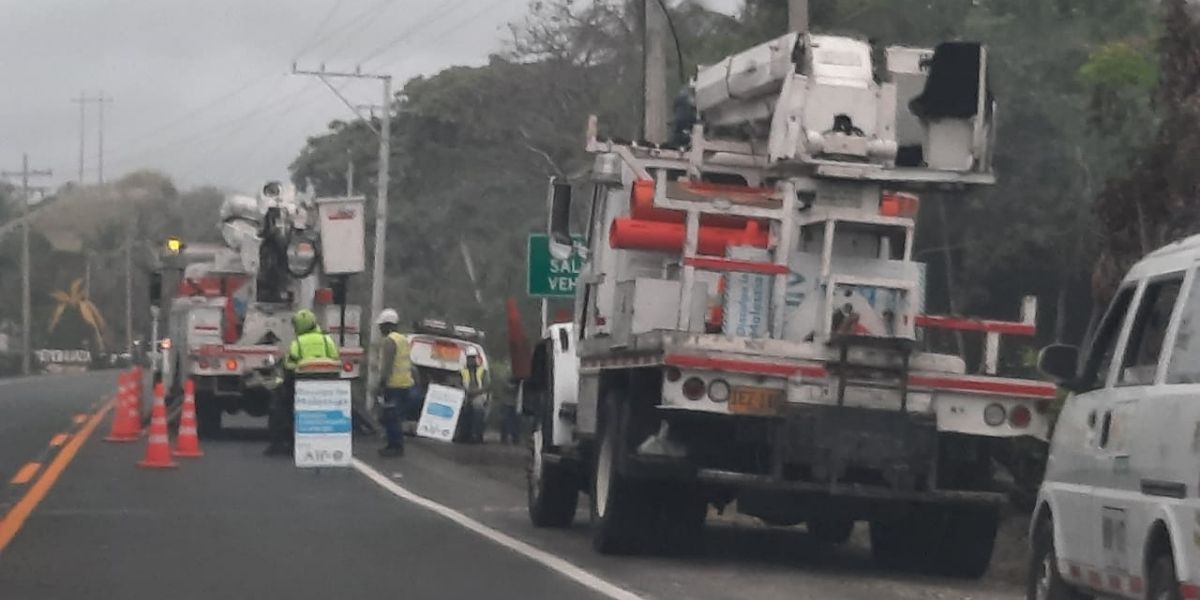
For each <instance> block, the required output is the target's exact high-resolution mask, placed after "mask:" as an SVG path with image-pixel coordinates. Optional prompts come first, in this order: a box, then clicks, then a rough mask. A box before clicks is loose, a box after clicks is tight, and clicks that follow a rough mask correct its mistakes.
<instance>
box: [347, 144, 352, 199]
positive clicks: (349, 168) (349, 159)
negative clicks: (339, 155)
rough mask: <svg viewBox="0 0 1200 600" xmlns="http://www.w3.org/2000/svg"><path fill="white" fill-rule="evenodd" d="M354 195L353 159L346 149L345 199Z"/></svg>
mask: <svg viewBox="0 0 1200 600" xmlns="http://www.w3.org/2000/svg"><path fill="white" fill-rule="evenodd" d="M353 195H354V158H353V157H351V156H350V149H349V148H347V149H346V197H347V198H349V197H351V196H353Z"/></svg>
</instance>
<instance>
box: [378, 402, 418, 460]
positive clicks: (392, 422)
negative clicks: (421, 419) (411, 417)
mask: <svg viewBox="0 0 1200 600" xmlns="http://www.w3.org/2000/svg"><path fill="white" fill-rule="evenodd" d="M411 397H412V388H384V390H383V429H384V431H385V432H386V433H387V447H388V448H393V449H400V448H403V447H404V431H403V430H402V429H401V428H400V427H401V425H400V424H401V422H402V420H403V419H404V413H405V412H406V411H407V410H408V405H409V403H410V398H411Z"/></svg>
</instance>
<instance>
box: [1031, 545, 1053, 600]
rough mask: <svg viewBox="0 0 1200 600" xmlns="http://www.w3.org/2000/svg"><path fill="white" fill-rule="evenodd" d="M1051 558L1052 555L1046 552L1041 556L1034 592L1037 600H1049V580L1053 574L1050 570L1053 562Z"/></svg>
mask: <svg viewBox="0 0 1200 600" xmlns="http://www.w3.org/2000/svg"><path fill="white" fill-rule="evenodd" d="M1052 556H1053V555H1052V554H1050V553H1049V552H1047V553H1046V554H1045V555H1044V556H1042V560H1041V562H1040V563H1039V569H1038V574H1037V589H1036V590H1035V592H1036V597H1037V600H1050V580H1051V576H1052V574H1053V572H1054V571H1052V570H1051V569H1053V568H1054V565H1053V564H1052V562H1051V561H1052V560H1053V559H1052V558H1051V557H1052Z"/></svg>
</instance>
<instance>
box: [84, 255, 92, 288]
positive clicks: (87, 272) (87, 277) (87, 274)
mask: <svg viewBox="0 0 1200 600" xmlns="http://www.w3.org/2000/svg"><path fill="white" fill-rule="evenodd" d="M83 297H84V298H87V299H88V300H91V299H92V257H91V256H90V255H88V253H87V252H86V251H85V252H84V253H83Z"/></svg>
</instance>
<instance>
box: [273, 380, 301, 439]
mask: <svg viewBox="0 0 1200 600" xmlns="http://www.w3.org/2000/svg"><path fill="white" fill-rule="evenodd" d="M295 414H296V376H295V375H293V374H291V373H288V374H286V375H284V379H283V385H282V386H281V387H280V388H279V389H277V390H275V395H274V397H273V398H272V399H271V413H270V415H269V416H268V417H267V428H268V429H269V430H270V434H271V445H283V446H286V447H288V448H291V447H292V446H293V443H294V442H295V439H296V438H295V431H294V430H293V422H294V421H295V419H296V417H295Z"/></svg>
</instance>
